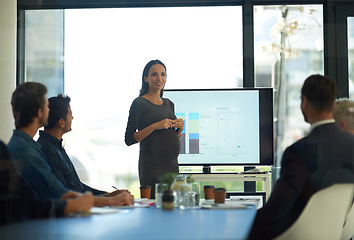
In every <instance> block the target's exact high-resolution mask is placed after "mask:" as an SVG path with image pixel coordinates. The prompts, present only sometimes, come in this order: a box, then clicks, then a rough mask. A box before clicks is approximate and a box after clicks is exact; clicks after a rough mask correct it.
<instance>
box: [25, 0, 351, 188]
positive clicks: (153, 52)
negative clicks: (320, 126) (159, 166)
mask: <svg viewBox="0 0 354 240" xmlns="http://www.w3.org/2000/svg"><path fill="white" fill-rule="evenodd" d="M117 2H119V1H117ZM251 2H252V1H251ZM294 2H295V1H294ZM215 3H216V1H215ZM268 3H269V1H268ZM240 4H241V3H240ZM201 5H204V4H201ZM247 11H250V12H247ZM252 11H253V12H252ZM24 12H25V36H26V38H25V64H24V66H25V70H26V71H25V73H26V74H25V77H26V79H25V80H26V81H39V82H43V83H45V84H46V85H47V87H48V88H49V94H48V95H49V97H50V96H54V95H57V94H58V93H63V92H64V93H65V94H67V95H69V96H70V97H71V98H72V103H71V105H72V110H73V115H74V121H73V130H72V131H71V132H70V133H68V134H66V135H65V139H64V140H65V148H66V150H67V152H68V153H69V155H70V157H71V159H72V160H73V162H74V164H75V166H76V169H77V170H78V172H79V175H80V178H81V179H82V180H83V181H84V182H86V183H88V184H90V185H92V186H94V187H97V188H101V189H105V190H109V191H110V190H113V189H110V187H111V186H112V185H115V186H118V187H120V188H124V187H126V188H129V189H138V184H139V183H138V174H137V170H138V156H139V145H138V144H136V145H133V146H130V147H127V146H126V145H125V143H124V133H125V128H126V122H127V118H128V111H129V107H130V104H131V102H132V101H133V100H134V98H136V97H137V96H138V94H139V90H140V87H141V75H142V70H143V67H144V66H145V64H146V63H147V62H148V61H149V60H151V59H160V60H162V61H163V62H164V63H165V64H166V66H167V73H168V78H167V84H166V88H170V89H194V88H203V89H207V88H237V87H244V86H246V87H252V86H253V81H249V80H250V79H254V86H255V87H273V88H274V114H275V116H274V117H275V118H274V119H275V128H274V129H275V137H276V139H275V147H276V149H275V151H276V153H277V154H275V156H277V159H276V163H277V165H279V163H280V156H281V154H282V151H283V149H284V148H285V147H286V146H288V145H289V144H291V143H292V142H294V141H296V140H297V139H299V138H301V137H302V136H304V135H305V134H306V131H307V130H308V128H309V125H308V124H306V123H305V122H304V121H303V118H302V114H301V112H300V107H299V106H300V87H301V85H302V82H303V80H304V79H305V78H306V77H307V76H308V75H310V74H314V73H320V74H323V73H325V69H324V47H323V46H326V45H324V37H323V34H324V27H323V12H324V10H323V6H322V5H262V6H261V5H255V6H253V7H252V8H245V9H242V6H241V5H240V6H205V7H204V6H203V7H200V6H199V7H197V6H195V7H173V6H169V7H153V8H141V7H133V8H90V9H82V8H81V9H80V8H78V9H65V10H26V11H24ZM248 16H253V19H252V20H251V21H249V19H248V20H247V21H246V19H247V18H248ZM249 22H252V23H253V25H252V26H251V27H250V26H249V25H248V23H249ZM243 24H244V25H243ZM250 29H252V30H253V33H252V34H250V31H249V30H250ZM350 29H351V28H350ZM243 33H246V34H245V36H243ZM349 35H350V36H351V34H350V33H349ZM250 36H253V37H254V39H253V40H254V41H250V39H247V38H248V37H250ZM327 46H328V45H327ZM350 46H351V45H350V42H349V48H350V49H351V47H350ZM250 49H252V50H254V55H253V56H249V53H250V52H252V51H248V50H250ZM244 51H245V53H246V54H245V56H243V53H244ZM349 51H351V50H349ZM251 55H252V54H251ZM349 55H350V54H349ZM249 59H252V60H254V62H253V63H254V66H251V67H250V66H243V63H249V62H250V61H248V60H249ZM349 61H350V62H351V60H349ZM332 65H333V64H332ZM332 65H331V66H332ZM253 67H254V68H253ZM249 69H251V70H249ZM253 69H254V71H253ZM243 71H245V72H243ZM250 75H253V76H250ZM244 79H246V80H245V82H244ZM191 104H192V103H191ZM227 188H228V189H229V187H227Z"/></svg>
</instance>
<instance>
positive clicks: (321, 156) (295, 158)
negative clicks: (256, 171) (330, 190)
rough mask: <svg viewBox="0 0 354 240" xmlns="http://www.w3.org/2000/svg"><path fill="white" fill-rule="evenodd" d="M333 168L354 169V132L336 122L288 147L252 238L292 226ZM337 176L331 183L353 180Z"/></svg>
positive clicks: (253, 228) (260, 237) (256, 222)
mask: <svg viewBox="0 0 354 240" xmlns="http://www.w3.org/2000/svg"><path fill="white" fill-rule="evenodd" d="M331 169H347V170H349V171H350V172H351V173H350V175H352V174H353V173H354V135H351V134H349V133H345V132H344V131H342V130H341V129H340V128H339V127H338V126H337V125H336V124H335V123H327V124H323V125H320V126H318V127H315V128H314V129H313V130H312V131H311V132H310V134H309V135H308V136H307V137H304V138H303V139H301V140H299V141H297V142H296V143H294V144H293V145H291V146H290V147H288V148H287V149H286V150H285V152H284V154H283V159H282V166H281V172H280V177H279V179H278V181H277V183H276V185H275V187H274V189H273V191H272V194H271V196H270V198H269V200H268V202H267V204H266V205H265V206H264V207H263V208H262V209H259V210H258V212H257V216H256V219H255V222H254V225H253V227H252V230H251V233H250V236H249V239H252V240H253V239H263V240H264V239H273V238H274V237H276V236H278V235H279V234H281V233H282V232H284V231H285V230H286V229H287V228H288V227H290V226H291V225H292V223H293V222H295V220H296V219H297V218H298V217H299V215H300V213H301V212H302V210H303V209H304V207H305V205H306V203H307V202H308V200H309V199H310V197H311V196H312V195H313V194H314V193H315V192H317V191H319V190H321V189H322V188H324V187H325V186H324V185H323V183H324V179H325V176H326V173H327V172H328V171H329V170H331ZM337 177H338V179H337V178H332V179H330V180H329V181H330V184H333V183H336V182H351V181H352V179H349V178H346V179H340V177H341V176H337ZM327 181H328V180H327ZM330 184H328V182H327V184H326V186H328V185H330ZM309 227H311V226H309Z"/></svg>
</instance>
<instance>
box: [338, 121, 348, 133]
mask: <svg viewBox="0 0 354 240" xmlns="http://www.w3.org/2000/svg"><path fill="white" fill-rule="evenodd" d="M338 126H339V127H340V128H341V129H342V130H344V131H347V130H348V123H347V121H345V120H340V121H339V122H338Z"/></svg>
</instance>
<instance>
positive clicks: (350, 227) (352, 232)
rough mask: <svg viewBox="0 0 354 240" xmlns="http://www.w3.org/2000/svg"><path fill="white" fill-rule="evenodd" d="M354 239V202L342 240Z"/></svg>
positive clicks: (344, 227) (345, 224)
mask: <svg viewBox="0 0 354 240" xmlns="http://www.w3.org/2000/svg"><path fill="white" fill-rule="evenodd" d="M353 237H354V202H353V204H352V206H351V208H350V209H349V212H348V214H347V218H346V221H345V223H344V226H343V232H342V237H341V240H349V239H354V238H353Z"/></svg>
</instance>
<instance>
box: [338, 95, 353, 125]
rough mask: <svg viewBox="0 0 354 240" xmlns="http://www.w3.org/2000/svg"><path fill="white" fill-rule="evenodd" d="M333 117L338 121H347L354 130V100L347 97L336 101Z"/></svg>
mask: <svg viewBox="0 0 354 240" xmlns="http://www.w3.org/2000/svg"><path fill="white" fill-rule="evenodd" d="M333 117H334V119H335V120H336V122H339V121H343V120H344V121H346V122H347V123H348V127H349V128H350V129H351V130H354V101H351V100H349V99H347V98H341V99H338V100H337V101H336V102H335V103H334V109H333Z"/></svg>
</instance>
